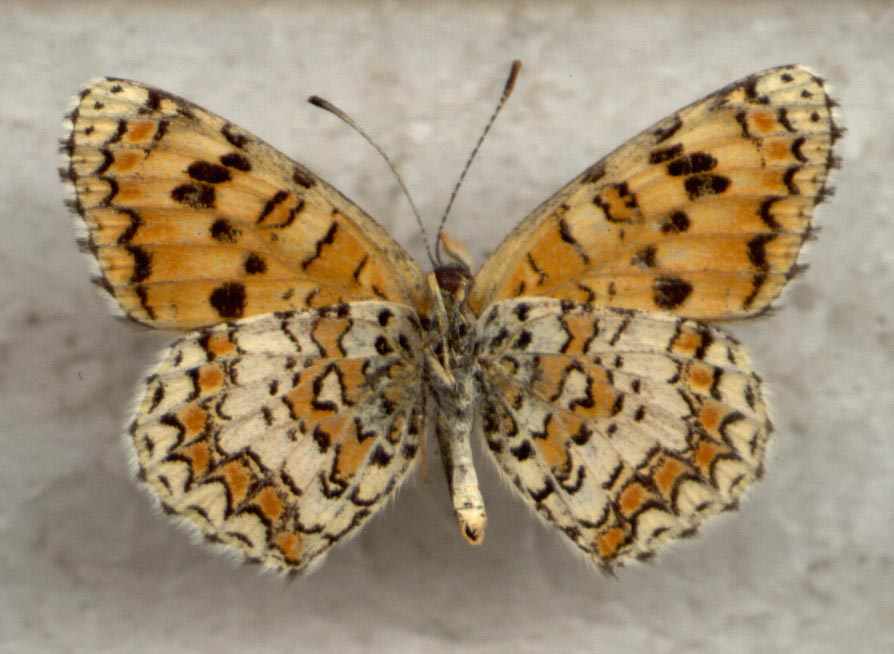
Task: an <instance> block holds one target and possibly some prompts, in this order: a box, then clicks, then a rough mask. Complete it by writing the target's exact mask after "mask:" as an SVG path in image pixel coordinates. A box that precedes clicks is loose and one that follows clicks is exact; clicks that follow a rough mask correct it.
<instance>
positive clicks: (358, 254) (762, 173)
mask: <svg viewBox="0 0 894 654" xmlns="http://www.w3.org/2000/svg"><path fill="white" fill-rule="evenodd" d="M514 71H515V72H516V73H517V66H516V67H515V68H514ZM513 79H514V78H513ZM834 107H835V102H834V101H833V100H832V99H831V98H830V96H829V95H828V93H827V91H826V88H825V83H824V81H823V80H822V79H821V78H820V77H818V76H817V75H815V74H814V73H813V72H811V71H810V70H808V69H807V68H804V67H801V66H783V67H779V68H773V69H770V70H766V71H763V72H760V73H756V74H753V75H750V76H748V77H746V78H744V79H741V80H739V81H737V82H734V83H733V84H730V85H729V86H726V87H724V88H722V89H720V90H718V91H716V92H714V93H712V94H711V95H708V96H707V97H705V98H704V99H702V100H699V101H697V102H695V103H694V104H691V105H689V106H687V107H685V108H683V109H681V110H679V111H677V112H675V113H673V114H672V115H670V116H668V117H667V118H665V119H663V120H661V121H660V122H658V123H656V124H655V125H653V126H652V127H650V128H648V129H646V130H645V131H644V132H642V133H641V134H640V135H638V136H636V137H635V138H633V139H631V140H630V141H628V142H627V143H625V144H624V145H622V146H621V147H619V148H618V149H617V150H615V151H614V152H612V153H611V154H609V155H608V156H606V157H605V158H603V159H602V160H600V161H599V162H597V163H595V164H593V165H591V166H590V167H589V168H587V169H586V170H585V171H584V172H583V173H581V174H580V175H578V176H577V177H576V178H575V179H573V180H571V182H569V183H568V184H566V185H565V186H564V187H563V188H562V189H561V190H559V191H558V192H557V193H556V194H555V195H553V196H552V197H551V198H549V199H548V200H547V201H546V202H544V203H543V204H542V205H540V206H539V207H538V208H537V209H535V210H534V212H533V213H531V214H530V215H529V216H528V217H527V218H526V219H525V220H523V221H522V222H521V223H520V224H519V225H518V226H517V227H516V228H515V229H514V230H513V231H512V232H511V233H510V234H509V236H508V237H507V238H506V240H505V241H504V242H503V243H502V244H501V245H499V247H497V249H496V250H495V251H494V252H493V253H492V254H491V256H490V257H489V258H488V259H487V261H485V262H484V264H483V266H482V267H481V268H480V270H479V271H478V272H477V274H474V275H473V274H472V266H471V263H470V261H469V259H468V256H467V255H465V254H464V251H463V250H462V248H461V247H460V246H458V245H457V244H455V243H453V242H452V241H449V240H448V239H447V237H446V236H445V237H444V238H443V239H442V241H440V242H439V245H440V244H443V246H444V249H445V251H446V253H447V260H446V261H442V262H438V265H437V266H435V269H434V270H433V271H432V272H431V273H429V274H427V275H426V274H425V273H423V272H422V270H421V269H420V267H419V266H418V265H417V264H416V263H415V262H414V261H413V260H412V259H411V258H410V257H409V256H408V254H407V253H406V252H405V251H404V249H403V248H402V247H401V246H400V245H398V244H397V243H396V242H395V241H394V240H393V239H392V238H391V237H390V236H389V235H388V234H387V233H386V232H385V230H384V229H383V228H382V227H380V226H379V225H378V224H377V223H376V222H375V221H374V220H373V219H372V218H371V217H370V216H368V215H367V214H366V213H365V212H364V211H363V210H362V209H360V208H359V207H358V206H357V205H356V204H354V203H353V202H352V201H350V200H349V199H347V198H346V197H345V196H344V195H342V194H341V193H340V192H339V191H337V190H336V189H334V188H333V187H332V186H330V185H328V184H327V183H326V182H324V181H323V180H322V179H320V178H319V177H318V176H317V175H315V174H314V173H312V172H311V171H310V170H308V169H307V168H306V167H304V166H303V165H301V164H299V163H296V162H295V161H292V160H291V159H290V158H288V157H287V156H285V155H284V154H282V153H280V152H279V151H277V150H275V149H274V148H272V147H271V146H269V145H267V144H266V143H264V142H263V141H261V140H260V139H258V138H257V137H255V136H253V135H251V134H249V133H248V132H246V131H245V130H243V129H242V128H240V127H237V126H236V125H234V124H232V123H230V122H229V121H227V120H225V119H224V118H221V117H219V116H217V115H215V114H213V113H211V112H209V111H207V110H205V109H202V108H200V107H198V106H196V105H194V104H192V103H190V102H188V101H186V100H184V99H181V98H179V97H177V96H175V95H172V94H170V93H167V92H165V91H161V90H159V89H156V88H153V87H151V86H148V85H146V84H142V83H139V82H134V81H128V80H123V79H115V78H104V79H99V80H95V81H93V82H92V83H90V84H89V85H88V86H87V87H86V88H85V89H84V90H82V91H81V92H80V93H79V94H78V95H77V96H76V97H75V98H74V99H73V102H72V105H71V107H70V111H69V113H68V114H67V117H66V123H65V125H66V136H65V137H64V139H63V141H62V144H61V152H62V154H63V159H64V163H63V167H62V169H61V174H62V177H63V180H64V181H65V182H66V184H67V186H68V188H69V191H70V192H69V199H68V203H69V204H70V206H71V207H72V208H73V210H74V211H75V212H76V213H77V215H78V216H79V217H80V219H81V223H80V224H81V232H80V238H79V243H80V245H81V247H82V249H83V250H84V251H85V252H86V253H87V254H88V255H89V256H90V258H91V259H92V260H93V262H94V264H95V267H96V275H95V281H96V282H97V284H98V285H99V286H101V287H102V289H104V291H105V292H106V293H107V294H108V295H109V296H110V297H111V298H112V299H113V300H114V303H115V304H116V305H117V307H118V308H119V309H120V311H121V312H123V314H124V315H125V316H127V317H128V318H130V319H131V320H133V321H135V322H137V323H140V324H142V325H145V326H148V327H152V328H157V329H167V330H178V331H181V332H184V333H183V334H182V335H180V336H179V337H178V338H177V340H176V341H175V342H174V343H173V344H172V345H171V346H170V347H169V348H168V349H167V350H165V351H164V353H163V354H162V356H161V361H160V363H159V364H158V366H157V367H156V368H155V370H154V371H153V372H152V373H151V374H149V375H148V377H146V379H145V380H144V382H143V384H142V387H141V390H140V396H139V400H138V403H137V408H136V413H135V416H134V418H133V421H132V423H131V424H130V427H129V429H128V431H127V441H128V442H129V443H130V446H131V448H132V450H133V453H134V457H133V458H134V462H135V463H134V467H135V472H136V477H137V479H138V480H139V482H140V483H141V484H142V485H144V486H146V487H147V488H148V489H150V491H151V493H152V494H153V495H154V497H155V498H156V499H157V501H158V503H159V505H160V506H161V508H162V509H163V510H164V512H165V513H167V514H169V515H171V516H174V517H176V518H178V519H180V520H181V521H183V522H185V523H187V524H188V525H190V526H191V527H192V528H193V529H194V530H196V531H198V532H199V533H200V534H201V535H202V536H203V537H204V538H205V539H206V540H207V541H209V542H210V543H213V544H216V545H218V546H220V547H221V548H222V549H223V550H225V551H227V552H230V553H237V554H239V555H241V557H242V558H243V559H244V560H245V561H247V562H251V563H257V564H260V565H262V566H264V567H265V568H268V569H272V570H275V571H280V572H286V573H291V574H297V573H301V572H304V571H306V570H309V569H310V568H312V567H313V566H315V565H316V564H318V563H320V562H321V561H322V560H323V558H324V557H325V556H326V554H327V553H328V552H329V551H330V548H331V547H332V546H333V545H334V544H335V543H338V542H340V541H343V540H345V539H347V538H348V537H350V536H351V535H353V534H355V533H356V532H357V530H358V529H359V528H360V527H361V526H362V525H364V524H365V523H366V522H367V520H368V519H369V518H371V517H372V516H373V515H374V514H375V513H376V512H377V511H379V510H380V509H381V508H382V506H383V505H384V504H385V503H386V501H387V500H388V498H389V497H392V496H393V495H394V494H395V492H396V490H397V489H398V488H399V487H400V485H401V484H402V483H403V482H404V481H405V480H406V479H407V477H408V475H410V473H411V471H412V470H413V468H414V465H415V464H416V463H417V462H418V460H419V459H420V458H421V457H420V449H421V448H422V445H423V442H424V439H425V436H426V433H427V431H428V430H429V429H431V430H433V431H434V433H435V435H436V438H437V442H438V445H439V449H440V454H441V459H442V462H443V465H444V469H445V472H446V477H447V482H448V486H449V490H450V493H451V496H452V501H453V507H454V512H455V515H456V518H457V522H458V525H459V528H460V532H461V534H462V536H463V537H464V538H465V540H466V541H468V542H469V543H471V544H478V543H480V542H481V541H482V539H483V537H484V532H485V527H486V521H487V518H486V513H485V509H484V503H483V500H482V496H481V493H480V491H479V488H478V481H477V477H476V471H475V467H474V464H473V461H472V452H471V442H472V439H473V438H476V437H477V434H479V433H480V434H482V435H483V438H484V441H485V443H486V451H487V452H488V453H489V456H490V458H491V459H492V460H493V462H494V463H495V464H496V467H497V469H498V470H499V471H500V472H501V473H502V475H503V476H504V477H505V479H506V480H508V482H509V483H510V485H511V487H512V488H514V489H515V491H516V493H517V495H518V496H519V497H521V498H522V500H523V501H524V502H525V503H527V504H528V506H530V507H531V508H532V509H533V510H534V512H535V513H536V514H537V515H538V516H540V518H542V519H543V520H544V521H545V522H546V523H547V524H550V525H553V526H554V527H556V528H557V529H558V530H559V531H561V532H562V534H564V537H565V538H566V539H567V541H568V542H569V543H571V544H572V545H573V546H574V547H576V548H578V549H579V550H580V551H581V552H582V553H583V554H584V556H585V557H586V558H587V560H589V561H591V562H593V563H595V564H597V565H599V566H602V567H603V568H605V569H612V568H614V567H616V566H619V565H622V564H623V563H625V562H627V561H630V560H635V559H648V558H650V557H651V556H653V554H654V553H655V552H656V551H657V550H658V549H659V548H660V547H661V546H662V545H663V544H665V543H667V542H668V541H671V540H673V539H677V538H681V537H687V536H690V535H692V534H694V533H695V532H696V530H697V528H698V527H699V525H700V524H701V523H702V522H703V521H704V520H705V519H706V518H708V517H710V516H712V515H715V514H718V513H720V512H723V511H729V510H731V509H735V508H736V506H737V504H738V502H739V499H740V497H741V496H742V495H743V493H744V492H745V491H746V490H747V489H748V488H749V487H750V486H751V485H752V484H753V483H754V482H755V481H756V480H757V479H759V478H760V477H761V475H762V472H763V469H764V457H765V453H766V449H767V444H768V440H769V438H770V435H771V432H772V425H771V422H770V419H769V417H768V410H767V404H766V401H765V398H764V393H763V389H762V382H761V378H760V377H759V376H758V374H757V373H756V372H754V370H753V369H752V367H751V364H750V363H749V360H748V357H747V355H746V353H745V352H744V350H743V348H742V346H741V345H740V344H739V343H738V342H737V341H736V340H735V339H734V338H733V337H732V336H731V335H730V334H728V333H727V332H725V331H724V330H723V329H721V328H719V327H717V326H715V325H713V323H714V322H717V321H726V320H736V319H740V318H747V317H750V316H756V315H759V314H761V313H762V312H764V311H766V310H767V308H768V307H769V306H770V304H771V303H772V302H773V300H774V299H775V298H776V297H777V296H778V295H779V294H780V292H781V291H782V289H783V288H784V287H785V285H786V284H787V283H788V281H789V280H790V279H791V278H792V277H793V276H794V275H795V274H796V273H797V272H798V271H799V270H801V267H800V266H799V265H798V263H797V258H798V253H799V251H800V249H801V246H802V245H803V243H804V241H805V240H806V239H807V238H808V237H809V236H810V235H811V218H812V213H813V209H814V206H815V205H816V204H818V203H819V202H821V201H822V200H823V199H824V198H825V197H827V196H828V195H829V193H830V189H829V187H828V186H827V176H828V172H829V170H830V168H833V167H835V166H837V165H838V161H837V159H836V157H835V156H834V155H833V145H834V143H835V141H836V140H837V139H838V138H840V136H841V135H842V133H843V130H842V129H841V128H840V127H839V126H838V125H837V123H836V118H835V110H834Z"/></svg>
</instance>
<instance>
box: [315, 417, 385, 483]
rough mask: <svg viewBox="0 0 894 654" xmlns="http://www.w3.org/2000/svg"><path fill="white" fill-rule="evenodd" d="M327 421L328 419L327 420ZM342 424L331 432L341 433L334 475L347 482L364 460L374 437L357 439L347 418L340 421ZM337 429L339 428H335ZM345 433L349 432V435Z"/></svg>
mask: <svg viewBox="0 0 894 654" xmlns="http://www.w3.org/2000/svg"><path fill="white" fill-rule="evenodd" d="M327 422H329V421H327ZM341 422H342V423H343V424H342V426H341V427H340V430H339V431H334V432H333V433H341V434H342V437H341V438H339V439H338V441H337V442H338V444H339V445H340V449H339V452H338V455H337V458H336V461H335V469H336V475H337V476H338V477H339V478H341V480H342V481H344V482H348V481H350V480H351V478H353V477H354V475H355V474H357V470H358V469H359V468H360V466H361V465H362V464H363V463H365V462H366V458H367V456H368V455H369V450H370V448H371V447H372V445H373V443H374V442H375V440H376V439H375V438H367V439H365V440H364V441H362V442H361V441H358V440H357V437H356V435H355V430H354V428H353V424H352V425H351V426H350V427H348V425H347V424H345V423H347V419H344V420H342V421H341ZM337 429H339V428H337ZM347 434H350V435H349V436H348V435H347Z"/></svg>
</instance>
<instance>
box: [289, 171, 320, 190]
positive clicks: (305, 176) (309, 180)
mask: <svg viewBox="0 0 894 654" xmlns="http://www.w3.org/2000/svg"><path fill="white" fill-rule="evenodd" d="M292 181H294V182H295V183H296V184H298V185H299V186H303V187H304V188H312V187H313V186H314V185H315V184H316V181H315V180H314V176H313V174H311V172H310V171H309V170H305V169H304V168H301V167H299V166H295V169H294V170H293V171H292Z"/></svg>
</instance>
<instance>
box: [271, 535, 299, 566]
mask: <svg viewBox="0 0 894 654" xmlns="http://www.w3.org/2000/svg"><path fill="white" fill-rule="evenodd" d="M273 545H275V546H276V548H277V549H278V550H279V551H280V552H282V555H283V556H284V557H285V559H286V561H288V562H289V563H297V562H298V561H299V559H300V558H301V537H300V536H299V535H298V534H296V533H294V532H288V533H282V534H279V535H277V536H276V538H274V539H273Z"/></svg>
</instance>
